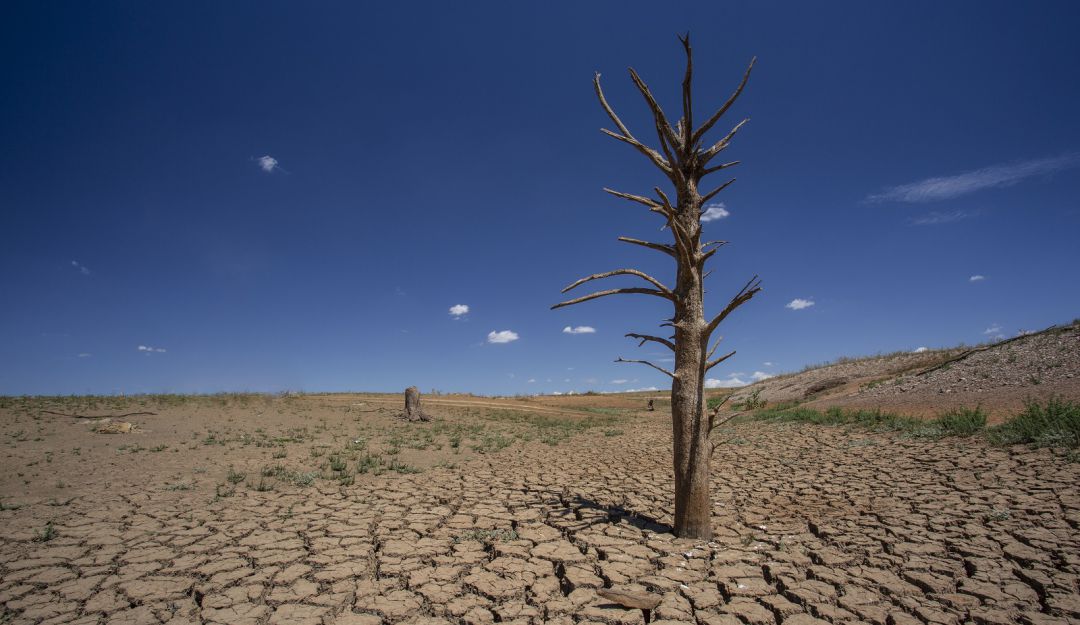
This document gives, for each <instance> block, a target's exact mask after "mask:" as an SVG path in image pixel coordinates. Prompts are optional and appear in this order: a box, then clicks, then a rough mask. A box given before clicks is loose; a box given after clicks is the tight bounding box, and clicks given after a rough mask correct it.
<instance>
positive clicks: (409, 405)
mask: <svg viewBox="0 0 1080 625" xmlns="http://www.w3.org/2000/svg"><path fill="white" fill-rule="evenodd" d="M401 416H402V418H404V419H406V420H408V421H430V420H431V417H430V416H428V415H427V414H425V413H424V411H423V410H422V409H421V408H420V391H419V390H417V388H416V387H415V386H410V387H409V388H407V389H405V412H403V413H402V414H401Z"/></svg>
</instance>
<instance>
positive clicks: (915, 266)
mask: <svg viewBox="0 0 1080 625" xmlns="http://www.w3.org/2000/svg"><path fill="white" fill-rule="evenodd" d="M656 6H657V5H655V3H646V2H590V3H529V4H526V3H507V2H484V3H481V2H476V3H430V4H419V3H395V4H393V5H391V4H386V5H374V4H373V5H369V6H361V5H360V4H359V3H329V2H327V3H316V4H315V5H309V4H301V3H281V2H230V3H226V4H221V3H213V2H207V3H198V2H196V3H182V4H176V3H140V2H126V3H121V2H115V3H91V4H75V3H71V4H65V5H62V6H61V5H57V4H42V3H36V2H26V3H7V4H5V8H4V10H3V15H4V17H3V19H2V20H0V35H2V36H0V50H2V52H3V57H4V59H5V61H4V63H3V64H2V65H0V78H2V80H3V84H4V89H3V90H2V92H0V144H2V145H3V146H4V149H3V150H2V151H0V233H2V235H0V236H2V241H3V245H0V289H2V292H3V294H4V298H3V300H2V305H0V393H4V394H24V393H26V394H36V393H65V394H66V393H86V392H91V393H114V392H125V393H138V392H161V391H171V392H196V391H198V392H215V391H223V390H252V391H276V390H283V389H293V390H309V391H314V390H385V391H397V390H401V389H402V388H404V387H405V386H408V385H411V384H416V385H418V386H419V387H420V388H421V389H422V390H425V391H426V390H428V389H441V390H444V391H471V392H477V393H489V394H512V393H533V392H553V391H560V392H565V391H570V390H577V391H583V390H587V389H596V390H619V389H627V388H645V387H652V386H657V387H663V386H664V383H665V379H664V378H663V376H662V375H661V374H659V373H656V372H654V371H652V370H651V369H648V368H647V367H642V366H640V365H632V364H616V363H614V362H612V361H613V360H614V359H615V358H616V357H618V356H622V357H624V358H635V357H636V358H656V359H663V358H664V357H665V356H664V355H663V354H659V353H656V354H654V352H656V350H655V349H650V348H649V347H648V346H646V348H643V349H638V348H637V347H636V343H635V342H633V341H631V340H629V339H626V338H623V335H624V334H625V333H626V332H631V331H637V332H646V333H648V332H650V331H653V330H656V326H657V324H658V323H659V322H660V320H661V319H663V318H664V317H665V316H667V315H666V314H665V313H666V310H665V307H664V304H665V303H664V302H661V301H660V300H656V299H655V298H643V297H635V296H626V297H622V298H621V299H620V298H618V297H612V298H605V299H601V300H598V301H595V302H589V303H586V304H582V305H579V306H574V307H570V308H567V309H561V310H557V311H550V310H549V307H550V306H551V305H552V304H554V303H556V302H558V301H561V300H560V293H559V291H560V289H561V288H562V287H564V286H566V285H567V284H569V283H570V282H572V281H574V280H576V279H577V278H579V277H581V276H584V275H587V274H590V273H594V272H599V271H605V270H610V269H616V268H620V267H637V268H639V269H642V270H644V271H647V272H649V273H651V274H653V275H656V276H657V277H660V278H661V279H664V280H669V279H670V278H671V276H672V274H673V270H672V267H671V266H670V265H669V264H668V263H666V262H664V261H668V260H670V259H668V258H667V257H664V256H662V255H659V254H655V253H651V252H649V251H648V250H643V249H641V248H636V247H631V246H627V245H625V244H621V243H618V242H617V241H616V240H615V239H616V237H617V236H619V235H625V236H633V237H638V238H648V239H656V238H658V237H660V238H662V237H664V236H665V235H666V234H667V233H666V232H663V233H662V232H659V230H658V228H659V225H660V223H659V222H658V218H657V217H656V216H655V215H651V214H649V213H648V212H647V211H646V210H645V209H644V208H643V207H640V206H637V205H634V204H630V203H627V202H624V201H621V200H618V199H616V198H613V197H610V196H608V195H606V194H604V193H603V192H602V191H601V188H602V187H605V186H607V187H613V188H616V189H620V190H623V191H627V192H631V193H645V192H647V191H648V190H649V189H651V188H652V187H653V186H654V185H656V184H659V183H660V182H661V176H660V173H659V172H657V171H655V170H653V169H652V167H651V165H650V164H649V163H648V162H646V161H645V160H644V159H643V158H642V157H641V156H640V155H638V154H636V153H635V152H633V151H632V150H631V149H629V148H628V147H627V146H625V145H622V144H619V143H617V142H615V141H613V140H611V139H610V138H608V137H605V136H604V135H602V134H601V133H600V132H599V128H600V127H602V126H605V125H607V120H606V118H605V117H604V114H603V112H602V110H601V109H600V107H599V106H598V104H597V103H596V101H595V97H594V95H593V92H592V87H591V84H590V81H591V79H592V76H593V72H594V71H600V72H602V74H603V81H604V85H605V89H606V92H607V95H608V98H609V100H610V101H611V102H612V104H613V105H614V106H615V108H616V109H617V110H618V111H619V112H620V114H621V115H622V116H623V119H624V120H625V121H626V122H627V124H628V125H629V126H630V127H631V129H632V130H633V129H637V131H638V135H639V136H650V135H651V134H652V133H649V132H646V130H647V129H648V128H650V126H649V124H650V123H651V122H650V121H649V119H648V117H647V110H646V108H645V106H644V105H643V103H642V102H641V99H640V96H638V95H637V94H636V92H634V91H633V87H632V85H631V83H630V81H629V79H628V78H627V75H626V68H627V66H633V67H634V68H635V69H636V70H637V71H638V72H639V73H640V74H641V75H642V76H643V77H644V79H645V80H646V81H647V82H648V83H649V84H650V86H651V87H652V88H653V91H654V92H655V93H657V94H658V96H659V97H660V99H661V102H662V104H666V106H667V107H668V108H673V107H674V102H675V101H676V100H675V98H676V97H677V94H678V84H679V81H680V80H681V71H682V58H681V48H680V46H679V44H678V41H677V39H676V37H675V35H676V33H678V32H682V31H685V30H687V29H689V30H690V31H691V33H692V37H693V41H694V48H695V53H696V56H695V61H696V95H695V102H696V105H697V107H698V110H699V111H704V110H705V109H706V108H709V107H710V106H716V105H719V104H720V103H722V102H723V100H724V99H725V98H726V97H727V95H728V94H729V93H730V91H731V89H732V88H733V87H734V86H735V84H736V83H737V82H738V79H739V77H740V76H741V74H742V71H743V69H744V68H745V66H746V63H747V62H748V60H749V59H750V58H751V57H752V56H754V55H756V56H757V57H758V59H759V60H758V65H757V67H756V68H755V70H754V74H753V77H752V79H751V81H750V84H749V86H748V88H747V91H746V93H745V94H744V96H743V97H742V98H741V99H740V101H739V103H738V104H737V105H736V106H735V107H734V108H733V109H732V111H731V112H730V113H729V114H728V116H727V117H726V118H725V120H724V121H723V122H721V124H720V126H722V127H723V128H721V129H720V130H721V131H726V129H727V128H728V127H730V126H731V125H733V124H734V123H735V122H737V121H738V120H739V119H741V117H742V116H751V117H752V119H751V122H750V123H749V125H748V126H747V127H745V128H744V129H743V130H742V131H741V132H740V134H739V136H738V138H737V140H736V141H735V142H734V144H733V146H732V147H731V148H730V149H729V151H728V154H730V155H731V157H732V158H737V159H739V160H741V161H742V162H743V164H742V165H740V166H739V167H738V168H737V174H736V175H737V176H738V182H736V183H735V184H734V185H733V186H732V187H730V188H729V189H728V190H726V191H725V192H724V193H722V194H721V195H720V196H719V197H718V198H717V200H719V201H722V202H723V209H724V211H719V210H717V211H714V214H723V213H724V212H726V213H727V215H726V216H724V217H721V218H718V219H715V220H713V221H710V222H709V223H708V224H706V230H707V232H708V234H710V235H715V236H710V238H723V239H728V240H731V241H732V243H731V244H730V245H729V246H727V247H726V248H724V250H722V251H721V252H720V253H719V254H717V255H716V257H714V262H713V265H712V268H713V270H714V272H713V274H712V276H711V277H710V278H709V280H708V283H707V288H708V293H707V301H708V302H710V303H711V305H712V306H713V308H714V309H716V308H719V307H722V306H723V304H724V303H726V301H727V299H728V298H729V297H730V296H731V295H732V294H734V292H735V291H737V290H738V288H739V287H740V286H742V284H743V283H745V281H746V280H747V279H749V277H750V276H752V275H753V274H755V273H756V274H760V275H761V277H762V279H763V280H764V289H765V290H764V291H763V292H762V293H761V294H760V295H759V296H758V297H756V298H755V299H754V300H753V301H752V302H750V303H749V304H747V305H746V306H744V307H743V308H741V309H740V310H739V311H738V312H737V313H736V314H735V315H733V316H732V317H731V318H729V320H728V321H727V322H725V325H724V326H723V327H722V329H721V333H722V334H724V335H725V337H726V338H725V344H726V346H728V348H729V349H736V350H738V353H737V355H736V356H735V357H734V358H732V359H730V360H729V361H728V362H726V363H725V364H724V366H722V367H718V368H717V369H714V370H713V374H714V380H715V381H714V382H713V383H714V384H717V385H722V384H735V383H738V382H746V381H749V380H751V379H753V377H754V376H755V373H756V372H760V373H758V377H761V375H764V374H774V373H778V372H781V371H787V370H792V369H798V368H800V367H802V366H803V365H804V364H807V363H811V362H820V361H824V360H828V359H832V358H835V357H838V356H841V355H857V354H868V353H875V352H878V351H892V350H898V349H916V348H919V347H923V346H928V347H934V346H945V345H952V344H955V343H959V342H962V341H963V342H967V343H977V342H980V341H983V340H986V339H988V338H991V337H996V336H1012V335H1015V334H1016V333H1017V332H1018V331H1020V330H1023V329H1036V328H1041V327H1045V326H1048V325H1051V324H1053V323H1058V322H1063V321H1069V320H1071V319H1073V318H1074V317H1078V316H1080V288H1077V286H1078V285H1077V278H1076V270H1077V269H1078V268H1080V246H1078V245H1076V243H1075V241H1076V239H1077V235H1078V234H1080V202H1078V197H1080V116H1077V115H1076V110H1077V107H1078V99H1080V98H1078V96H1080V80H1077V77H1078V76H1077V66H1076V62H1077V59H1080V38H1078V37H1076V36H1075V34H1076V32H1077V31H1078V29H1080V6H1078V5H1077V4H1076V3H1071V2H1045V3H1037V4H1021V3H1015V2H1013V3H1008V2H981V1H980V2H950V3H940V2H908V3H903V4H896V3H865V2H838V3H777V2H686V3H680V4H679V5H678V6H679V8H677V9H675V10H671V11H670V12H666V13H664V14H658V12H657V10H656ZM263 157H269V159H267V158H263ZM718 208H719V207H718ZM975 276H980V277H981V278H975ZM613 284H620V283H619V282H618V281H614V282H613ZM653 300H655V301H653ZM810 302H812V305H807V304H809V303H810ZM800 304H801V307H800ZM457 305H465V306H468V312H467V313H463V314H458V315H454V314H451V307H454V306H457ZM455 310H457V311H458V312H462V310H463V309H461V308H458V309H455ZM567 327H569V328H571V329H575V328H580V327H587V328H592V329H594V330H595V331H594V332H585V331H582V332H576V333H571V332H564V329H565V328H567ZM513 337H516V339H513ZM511 339H513V340H511ZM492 341H496V342H492ZM498 341H502V342H498Z"/></svg>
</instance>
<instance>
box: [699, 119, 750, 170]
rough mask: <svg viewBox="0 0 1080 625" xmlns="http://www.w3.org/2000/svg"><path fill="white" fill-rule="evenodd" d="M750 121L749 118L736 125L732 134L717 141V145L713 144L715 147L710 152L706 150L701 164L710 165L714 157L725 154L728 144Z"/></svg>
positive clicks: (702, 155)
mask: <svg viewBox="0 0 1080 625" xmlns="http://www.w3.org/2000/svg"><path fill="white" fill-rule="evenodd" d="M749 121H750V118H749V117H747V118H746V119H744V120H742V121H741V122H739V123H738V124H735V127H734V128H732V129H731V132H729V133H727V134H726V135H724V138H723V139H721V140H719V141H717V142H716V143H714V144H713V146H712V147H711V148H709V149H708V150H705V151H704V152H702V153H701V164H702V165H704V164H705V163H708V162H709V161H711V160H712V159H713V157H714V156H716V155H717V154H719V153H721V152H723V151H724V150H725V149H727V146H728V144H729V143H731V140H732V138H734V137H735V133H737V132H739V129H741V128H742V127H743V126H745V125H746V124H747V122H749Z"/></svg>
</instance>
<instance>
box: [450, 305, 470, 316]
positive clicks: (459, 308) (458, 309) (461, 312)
mask: <svg viewBox="0 0 1080 625" xmlns="http://www.w3.org/2000/svg"><path fill="white" fill-rule="evenodd" d="M467 314H469V306H468V304H454V305H453V306H451V307H450V316H451V317H453V318H454V319H461V318H462V317H464V316H465V315H467Z"/></svg>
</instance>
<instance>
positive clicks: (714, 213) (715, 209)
mask: <svg viewBox="0 0 1080 625" xmlns="http://www.w3.org/2000/svg"><path fill="white" fill-rule="evenodd" d="M729 215H731V213H730V212H728V210H727V208H726V207H725V206H724V203H723V202H717V203H716V204H709V205H708V206H706V207H705V212H704V213H702V214H701V221H702V222H710V221H716V220H717V219H723V218H724V217H727V216H729Z"/></svg>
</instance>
